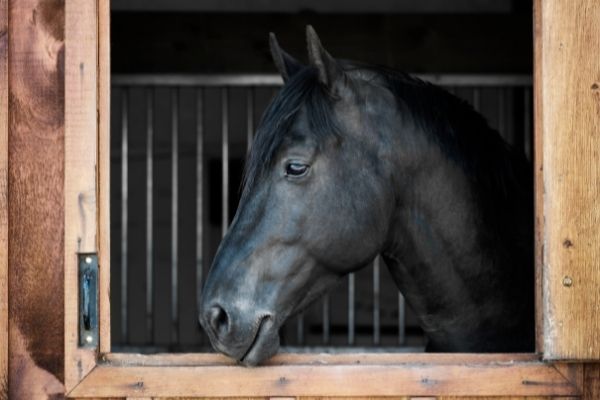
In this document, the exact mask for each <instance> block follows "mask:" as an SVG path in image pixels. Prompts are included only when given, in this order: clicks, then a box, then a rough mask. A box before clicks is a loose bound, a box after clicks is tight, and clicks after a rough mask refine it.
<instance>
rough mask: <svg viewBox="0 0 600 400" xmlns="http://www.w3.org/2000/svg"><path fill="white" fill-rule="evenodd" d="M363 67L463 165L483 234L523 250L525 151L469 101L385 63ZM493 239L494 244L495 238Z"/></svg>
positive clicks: (529, 185)
mask: <svg viewBox="0 0 600 400" xmlns="http://www.w3.org/2000/svg"><path fill="white" fill-rule="evenodd" d="M368 68H369V69H370V70H371V71H373V72H376V73H377V75H379V76H380V77H382V78H383V80H384V82H385V85H386V87H387V88H388V89H389V90H390V91H391V92H392V93H393V94H394V96H395V97H396V99H397V100H400V101H401V102H402V103H403V104H404V106H405V107H406V109H408V110H409V111H410V112H411V113H412V116H413V119H414V121H415V122H417V123H418V124H420V126H421V127H422V128H423V130H424V131H425V132H426V133H429V134H430V137H431V138H432V140H434V141H435V142H436V143H438V145H439V146H440V148H441V149H442V151H443V152H444V154H446V156H447V157H449V158H451V159H452V160H454V161H455V162H456V163H457V164H459V165H460V166H461V167H462V168H463V170H464V171H465V173H466V175H467V176H468V178H469V179H470V181H471V182H472V183H473V185H472V187H473V189H474V191H475V194H476V196H477V198H478V200H479V204H480V205H481V207H482V214H483V215H482V217H483V219H484V222H485V224H486V225H487V226H489V227H490V228H492V229H490V230H489V233H490V237H489V238H488V240H490V241H495V240H497V239H501V240H502V242H503V243H504V244H505V245H517V247H521V248H522V249H523V250H525V251H528V250H529V249H530V248H531V245H530V244H531V240H532V239H531V238H532V232H531V231H530V230H531V229H529V228H531V227H532V226H531V222H532V221H530V219H531V218H532V216H531V211H532V207H533V197H532V196H533V176H532V175H533V174H532V170H531V165H530V163H529V162H528V161H527V160H526V158H525V156H524V154H523V153H522V152H520V151H518V150H517V149H515V148H514V147H513V146H511V145H510V144H508V143H507V142H506V141H505V140H504V139H503V138H502V137H501V136H500V134H499V133H498V131H496V130H494V129H493V128H491V127H490V126H489V124H488V122H487V120H486V119H485V118H484V117H483V116H482V115H481V114H480V113H478V112H477V111H475V110H474V109H473V107H472V106H471V105H470V104H469V103H468V102H466V101H464V100H462V99H460V98H458V97H456V96H454V95H452V94H450V93H449V92H447V91H446V90H444V89H442V88H440V87H439V86H436V85H433V84H431V83H428V82H424V81H422V80H420V79H418V78H415V77H412V76H410V75H408V74H406V73H403V72H399V71H394V70H390V69H387V68H385V67H368ZM512 224H518V225H519V226H520V227H521V228H522V229H515V228H516V227H515V226H511V225H512ZM515 234H517V236H518V237H515ZM492 245H493V246H494V247H499V246H500V243H498V242H495V243H493V244H492ZM511 253H512V252H511Z"/></svg>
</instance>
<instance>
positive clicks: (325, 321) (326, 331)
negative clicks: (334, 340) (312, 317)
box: [323, 294, 331, 345]
mask: <svg viewBox="0 0 600 400" xmlns="http://www.w3.org/2000/svg"><path fill="white" fill-rule="evenodd" d="M329 313H330V310H329V295H328V294H326V295H325V296H324V297H323V344H324V345H327V344H329V340H330V328H329V327H330V321H331V318H330V315H329Z"/></svg>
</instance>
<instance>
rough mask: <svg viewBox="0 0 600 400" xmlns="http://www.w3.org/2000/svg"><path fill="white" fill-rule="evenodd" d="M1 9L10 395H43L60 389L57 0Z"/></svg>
mask: <svg viewBox="0 0 600 400" xmlns="http://www.w3.org/2000/svg"><path fill="white" fill-rule="evenodd" d="M5 4H6V2H3V5H5ZM8 9H9V10H8V19H9V23H8V71H9V81H8V91H9V94H8V99H9V105H8V116H9V117H8V119H9V130H8V192H9V196H8V226H9V236H8V261H9V270H8V275H9V281H8V286H9V292H10V293H11V295H10V296H9V343H10V349H9V398H10V399H45V398H50V397H52V396H57V395H61V394H62V393H64V387H63V380H64V332H63V330H64V296H63V292H64V275H63V265H64V246H63V243H64V240H63V238H64V114H65V109H64V3H62V2H59V1H52V0H18V1H10V2H9V7H8ZM2 86H3V87H5V86H4V84H2ZM3 109H5V108H3Z"/></svg>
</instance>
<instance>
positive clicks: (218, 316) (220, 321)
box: [208, 305, 229, 334]
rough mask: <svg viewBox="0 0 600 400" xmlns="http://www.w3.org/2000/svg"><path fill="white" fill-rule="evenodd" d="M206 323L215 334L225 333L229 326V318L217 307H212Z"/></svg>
mask: <svg viewBox="0 0 600 400" xmlns="http://www.w3.org/2000/svg"><path fill="white" fill-rule="evenodd" d="M208 313H209V314H208V321H209V323H210V326H211V327H212V329H213V330H214V331H215V333H216V334H222V333H224V332H227V330H228V325H229V317H227V313H226V312H225V310H224V309H223V308H222V307H221V306H219V305H215V306H212V307H211V308H210V310H209V312H208Z"/></svg>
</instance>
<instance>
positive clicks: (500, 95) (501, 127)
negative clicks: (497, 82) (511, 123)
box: [498, 88, 513, 144]
mask: <svg viewBox="0 0 600 400" xmlns="http://www.w3.org/2000/svg"><path fill="white" fill-rule="evenodd" d="M504 100H505V96H504V88H498V132H500V134H501V135H502V136H504V137H506V138H507V139H511V138H508V137H507V136H505V135H506V132H505V131H504V128H505V127H506V124H505V123H504V117H505V112H504ZM508 142H509V143H510V144H513V143H512V140H508Z"/></svg>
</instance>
